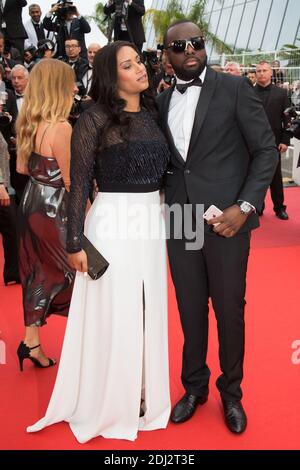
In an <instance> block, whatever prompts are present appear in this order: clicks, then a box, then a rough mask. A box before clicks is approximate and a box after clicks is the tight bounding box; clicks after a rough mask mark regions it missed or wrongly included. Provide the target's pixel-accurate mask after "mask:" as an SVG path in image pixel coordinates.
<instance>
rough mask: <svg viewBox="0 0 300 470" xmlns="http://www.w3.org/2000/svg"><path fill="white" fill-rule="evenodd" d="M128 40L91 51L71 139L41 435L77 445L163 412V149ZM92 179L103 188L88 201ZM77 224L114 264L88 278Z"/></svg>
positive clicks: (161, 418) (123, 433)
mask: <svg viewBox="0 0 300 470" xmlns="http://www.w3.org/2000/svg"><path fill="white" fill-rule="evenodd" d="M148 86H149V83H148V77H147V73H146V70H145V66H144V65H143V64H142V63H141V59H140V56H139V54H138V51H137V49H136V48H135V46H134V45H133V44H130V43H127V42H121V41H118V42H115V43H113V44H110V45H108V46H105V47H104V48H103V49H102V50H101V51H99V52H98V53H97V55H96V56H95V61H94V78H93V84H92V91H91V94H92V97H93V100H94V101H95V104H93V105H92V106H91V107H90V108H89V109H88V110H87V111H85V112H84V113H83V115H82V116H81V117H80V118H79V121H78V123H77V124H76V126H75V129H74V132H73V137H72V149H71V152H72V154H71V192H70V201H69V214H68V240H67V251H68V252H69V253H70V255H69V259H70V262H71V263H72V265H73V266H74V268H75V269H76V270H77V275H76V281H75V285H74V291H73V297H72V302H71V307H70V312H69V318H68V324H67V328H66V334H65V339H64V344H63V350H62V356H61V361H60V367H59V371H58V375H57V379H56V383H55V387H54V391H53V393H52V397H51V400H50V403H49V405H48V409H47V412H46V415H45V417H44V418H42V419H41V420H40V421H38V422H37V423H36V424H34V425H33V426H30V427H29V428H27V431H28V432H35V431H39V430H40V429H42V428H44V427H45V426H49V425H50V424H54V423H57V422H60V421H66V422H68V423H69V424H70V427H71V430H72V431H73V433H74V435H75V436H76V438H77V440H78V441H79V442H81V443H84V442H86V441H88V440H89V439H91V438H93V437H96V436H103V437H105V438H116V439H128V440H134V439H135V438H136V437H137V432H138V431H139V430H144V431H150V430H154V429H162V428H165V427H166V426H167V423H168V419H169V414H170V395H169V368H168V336H167V270H166V248H165V228H164V217H163V212H162V208H161V202H160V192H159V190H160V188H161V184H162V177H163V174H164V172H165V170H166V167H167V164H168V160H169V150H168V146H167V143H166V141H165V138H164V136H163V134H162V133H161V131H160V129H159V127H158V125H157V122H156V108H155V102H154V100H153V99H152V98H151V96H150V94H148V91H147V89H148ZM93 178H96V180H97V185H98V188H99V193H98V195H97V197H96V199H95V201H94V203H93V205H92V207H91V209H90V210H89V212H88V215H87V217H86V220H85V222H84V218H85V207H86V203H87V199H88V195H89V193H90V190H91V187H92V180H93ZM83 231H84V233H85V235H86V236H87V238H88V239H89V240H90V241H91V242H92V243H93V244H94V246H95V247H96V248H97V249H98V250H99V252H100V253H101V254H102V255H103V256H104V257H105V258H106V259H107V260H108V262H109V263H110V265H109V268H108V270H107V271H106V273H105V274H104V275H103V276H102V277H101V278H100V279H98V280H96V281H94V280H92V279H90V278H89V277H88V276H87V275H86V272H87V258H86V253H85V252H84V250H82V235H83Z"/></svg>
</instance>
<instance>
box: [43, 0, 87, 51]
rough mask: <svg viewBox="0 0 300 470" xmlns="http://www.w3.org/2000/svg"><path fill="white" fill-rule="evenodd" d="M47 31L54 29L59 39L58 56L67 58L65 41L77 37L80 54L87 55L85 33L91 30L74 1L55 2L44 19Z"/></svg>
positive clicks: (57, 39)
mask: <svg viewBox="0 0 300 470" xmlns="http://www.w3.org/2000/svg"><path fill="white" fill-rule="evenodd" d="M43 26H44V28H45V29H46V30H47V31H54V33H55V35H56V41H57V53H56V56H57V57H63V58H66V57H67V54H66V50H65V41H67V40H71V39H76V40H77V41H78V42H79V45H80V55H81V56H82V57H85V58H86V57H87V49H86V44H85V39H84V35H85V34H88V33H90V32H91V27H90V25H89V24H88V22H87V21H86V19H85V18H84V17H83V16H81V15H80V13H79V12H78V10H77V7H76V6H75V5H73V2H68V1H64V0H62V1H59V2H57V3H55V4H54V5H53V6H52V8H51V10H50V11H49V12H48V13H47V14H46V16H45V18H44V20H43Z"/></svg>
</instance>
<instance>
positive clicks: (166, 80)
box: [157, 54, 175, 94]
mask: <svg viewBox="0 0 300 470" xmlns="http://www.w3.org/2000/svg"><path fill="white" fill-rule="evenodd" d="M162 68H163V71H162V76H161V80H160V82H159V84H158V87H157V93H158V94H159V93H162V92H163V91H165V90H167V89H168V88H171V86H172V85H173V84H174V82H175V72H174V69H173V67H172V65H171V64H170V62H169V61H168V56H167V54H163V56H162Z"/></svg>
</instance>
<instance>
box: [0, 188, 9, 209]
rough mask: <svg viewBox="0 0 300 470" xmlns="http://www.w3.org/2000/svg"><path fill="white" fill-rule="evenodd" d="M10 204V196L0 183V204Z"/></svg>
mask: <svg viewBox="0 0 300 470" xmlns="http://www.w3.org/2000/svg"><path fill="white" fill-rule="evenodd" d="M9 205H10V198H9V194H8V192H7V191H6V189H5V186H4V185H3V184H0V206H9Z"/></svg>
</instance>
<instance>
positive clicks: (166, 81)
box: [163, 73, 174, 86]
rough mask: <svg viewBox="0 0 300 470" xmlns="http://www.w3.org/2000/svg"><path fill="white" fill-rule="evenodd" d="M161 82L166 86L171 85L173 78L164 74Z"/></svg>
mask: <svg viewBox="0 0 300 470" xmlns="http://www.w3.org/2000/svg"><path fill="white" fill-rule="evenodd" d="M163 81H164V82H165V83H166V84H167V85H170V86H171V85H173V82H174V77H173V76H172V75H168V74H167V73H165V74H164V76H163Z"/></svg>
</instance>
